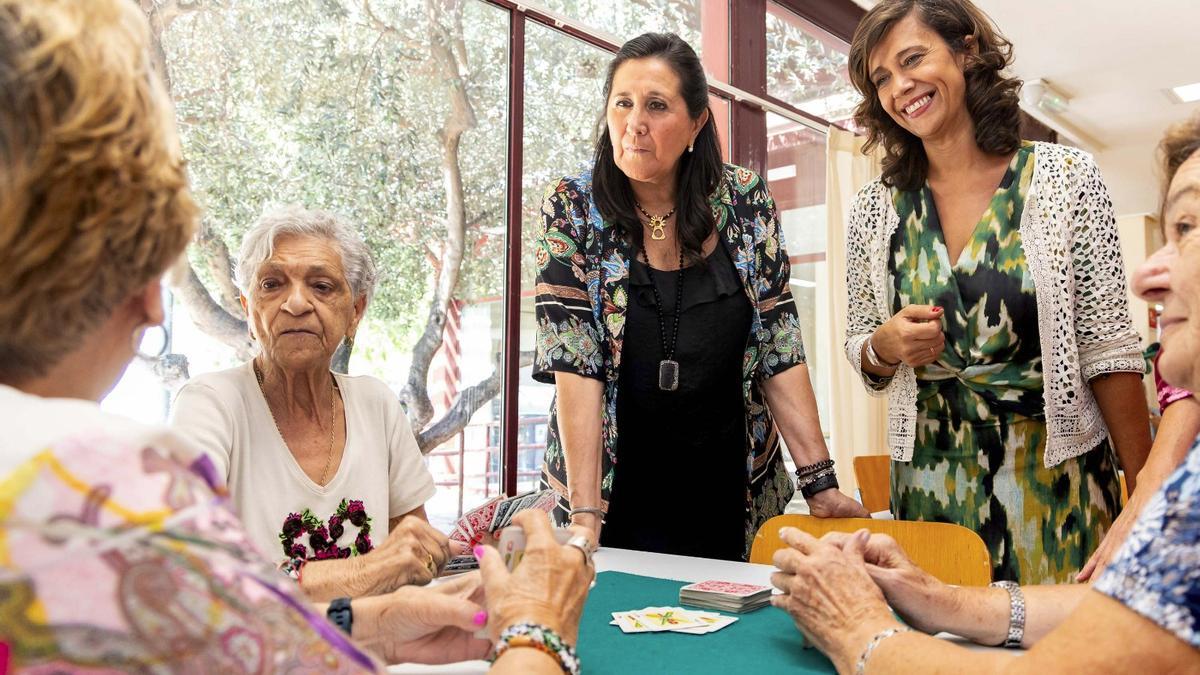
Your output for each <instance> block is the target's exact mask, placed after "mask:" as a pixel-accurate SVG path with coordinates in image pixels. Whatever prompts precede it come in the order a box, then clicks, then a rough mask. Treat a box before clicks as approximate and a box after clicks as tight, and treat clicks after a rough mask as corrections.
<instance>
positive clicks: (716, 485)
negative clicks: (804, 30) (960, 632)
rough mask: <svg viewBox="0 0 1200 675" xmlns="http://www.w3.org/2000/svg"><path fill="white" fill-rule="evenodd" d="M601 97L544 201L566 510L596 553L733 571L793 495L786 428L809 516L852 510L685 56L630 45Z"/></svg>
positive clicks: (663, 45) (545, 307)
mask: <svg viewBox="0 0 1200 675" xmlns="http://www.w3.org/2000/svg"><path fill="white" fill-rule="evenodd" d="M604 90H605V101H606V104H605V110H604V114H603V116H602V121H603V123H602V124H601V125H600V129H599V133H598V134H597V136H598V139H597V142H596V152H595V158H594V162H593V167H592V170H591V171H590V172H586V173H584V174H583V175H581V176H577V177H572V178H564V179H562V180H559V181H556V182H555V183H554V184H553V185H552V186H551V187H550V189H549V191H548V193H547V196H546V200H545V203H544V204H543V206H542V212H543V216H544V218H545V230H544V233H543V235H542V237H541V239H540V242H539V244H540V246H539V249H538V251H537V261H538V278H537V321H538V334H537V357H536V362H535V364H534V373H533V376H534V378H535V379H537V380H538V381H541V382H546V383H554V385H555V389H556V396H555V402H554V404H553V405H552V410H551V420H550V430H549V436H548V439H547V444H546V464H545V467H544V473H543V480H544V482H545V483H546V484H547V485H548V486H550V487H552V488H554V489H555V490H556V491H557V492H558V494H559V497H560V504H559V505H560V508H561V511H562V513H564V514H566V515H568V516H569V517H570V519H571V522H572V523H574V524H578V525H583V526H585V527H588V528H589V529H591V530H592V532H593V533H594V535H595V538H594V540H593V543H602V544H604V545H606V546H614V547H618V548H631V549H637V550H648V551H657V552H662V553H675V554H681V555H695V556H704V557H714V558H725V559H731V560H733V559H744V558H745V556H746V552H747V551H748V549H749V543H750V541H751V540H752V539H753V537H754V534H755V532H756V530H757V529H758V527H759V526H760V525H761V524H762V523H763V522H764V521H765V520H767V519H768V518H770V517H772V516H776V515H779V514H780V513H782V512H783V508H784V506H785V505H786V504H787V503H788V501H789V500H790V499H791V498H792V495H793V493H794V490H795V487H794V486H793V484H792V480H791V478H790V476H789V475H788V473H787V469H786V468H785V466H784V462H783V457H782V454H781V453H780V442H779V441H780V438H779V436H780V433H782V434H783V437H784V438H785V439H786V441H787V445H788V448H789V450H790V452H791V453H792V457H793V459H794V460H795V462H796V465H797V466H798V467H800V468H799V469H798V470H797V473H798V474H799V476H800V477H799V484H800V487H801V489H802V491H803V492H804V495H805V497H806V499H807V500H808V503H809V507H810V510H811V512H812V513H813V514H815V515H819V516H865V515H866V511H865V510H864V509H863V508H862V507H861V506H860V505H859V504H857V503H856V502H854V501H853V500H851V499H849V498H848V497H846V496H845V495H843V494H842V493H840V492H839V491H838V490H837V489H836V488H837V480H836V477H835V475H834V471H833V466H832V465H833V463H832V461H830V460H829V452H828V450H827V449H826V447H825V442H824V438H823V436H822V434H821V427H820V423H819V420H818V419H817V411H816V400H815V397H814V395H813V390H812V385H811V383H810V381H809V377H808V369H807V367H806V366H805V356H804V346H803V342H802V340H801V336H800V325H799V320H798V317H797V313H796V308H795V305H794V302H793V299H792V294H791V291H790V290H789V288H788V276H789V273H788V272H789V265H788V257H787V253H786V251H785V250H784V246H783V233H782V232H781V231H780V224H779V220H778V216H777V213H776V210H775V204H774V202H773V201H772V199H771V196H770V194H769V193H768V191H767V188H766V185H765V184H764V183H763V181H762V179H761V178H760V177H759V176H757V175H756V174H754V173H753V172H751V171H748V170H746V169H743V168H740V167H736V166H731V165H727V164H723V163H722V162H721V158H720V148H719V145H718V142H717V134H716V126H715V124H714V122H713V120H712V116H711V114H710V112H709V110H708V84H707V81H706V78H705V76H704V70H703V67H702V66H701V64H700V60H699V59H698V58H697V57H696V53H695V52H694V51H693V50H692V49H691V47H689V46H688V45H687V44H686V43H685V42H683V41H682V40H681V39H680V38H679V37H678V36H675V35H670V34H653V33H651V34H645V35H642V36H639V37H637V38H634V39H633V40H630V41H629V42H627V43H625V45H624V46H622V48H621V50H620V51H619V52H618V53H617V55H616V57H615V58H614V59H613V61H612V63H611V64H609V68H608V77H607V80H606V82H605V87H604ZM777 422H778V426H777ZM560 515H561V514H560ZM651 516H653V517H651ZM601 523H603V524H604V527H603V534H601Z"/></svg>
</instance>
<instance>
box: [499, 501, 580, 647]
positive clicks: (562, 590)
mask: <svg viewBox="0 0 1200 675" xmlns="http://www.w3.org/2000/svg"><path fill="white" fill-rule="evenodd" d="M513 523H514V524H515V525H517V526H518V527H520V528H521V529H523V530H524V531H525V541H526V546H525V555H524V557H523V558H521V564H520V565H519V566H518V567H517V568H516V570H514V571H513V572H511V573H510V572H509V571H508V570H507V569H506V568H505V566H504V561H503V560H502V559H501V558H500V554H499V552H497V551H496V549H494V548H491V547H479V548H477V549H476V553H477V555H478V557H479V568H480V571H481V572H482V573H483V585H484V588H485V589H486V594H487V605H488V613H489V617H490V622H489V630H490V631H491V633H492V636H493V637H496V636H499V634H500V631H502V630H504V629H505V628H507V627H509V626H511V625H513V624H516V623H526V622H527V623H534V624H540V625H542V626H545V627H547V628H549V629H551V630H553V631H554V632H556V633H558V635H559V636H560V637H562V638H563V639H564V640H566V641H567V642H568V643H570V644H572V645H573V644H575V639H576V637H577V635H578V633H579V617H580V616H581V615H582V614H583V603H584V601H585V600H587V594H588V588H589V586H590V584H591V582H592V578H593V577H594V576H595V568H594V567H593V566H592V563H591V559H590V558H589V557H588V556H587V555H585V554H584V552H583V551H582V550H580V549H579V548H577V547H575V546H570V545H560V544H559V543H558V542H557V541H555V539H554V532H553V530H552V529H551V527H550V519H549V518H548V517H547V516H546V514H545V513H542V512H541V511H532V510H531V511H522V512H520V513H518V514H517V515H516V517H514V518H513ZM571 530H572V531H573V532H575V533H576V534H577V535H580V536H585V537H586V536H587V534H588V533H587V530H586V528H582V527H572V528H571Z"/></svg>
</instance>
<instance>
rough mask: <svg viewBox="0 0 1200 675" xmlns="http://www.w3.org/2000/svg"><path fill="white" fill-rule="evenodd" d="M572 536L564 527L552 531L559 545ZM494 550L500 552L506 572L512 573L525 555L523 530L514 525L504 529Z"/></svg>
mask: <svg viewBox="0 0 1200 675" xmlns="http://www.w3.org/2000/svg"><path fill="white" fill-rule="evenodd" d="M573 536H575V533H574V532H572V531H571V530H568V529H566V528H565V527H564V528H555V530H554V539H555V540H556V541H557V542H558V543H559V544H565V543H567V541H568V540H569V539H570V538H571V537H573ZM496 549H497V550H499V551H500V557H501V558H503V559H504V566H505V567H507V568H508V571H510V572H511V571H513V569H514V568H515V567H516V566H517V565H518V564H519V563H520V562H521V558H522V557H524V555H525V530H522V529H521V528H519V527H517V526H515V525H513V526H509V527H506V528H504V531H503V532H501V533H500V541H498V542H496Z"/></svg>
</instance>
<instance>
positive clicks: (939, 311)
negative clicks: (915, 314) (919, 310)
mask: <svg viewBox="0 0 1200 675" xmlns="http://www.w3.org/2000/svg"><path fill="white" fill-rule="evenodd" d="M933 313H934V314H941V313H942V308H941V307H934V308H933Z"/></svg>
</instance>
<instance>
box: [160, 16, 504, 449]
mask: <svg viewBox="0 0 1200 675" xmlns="http://www.w3.org/2000/svg"><path fill="white" fill-rule="evenodd" d="M141 3H142V7H143V8H144V9H145V10H146V12H147V15H148V17H149V19H150V23H151V26H152V28H153V31H154V35H155V37H156V45H157V48H158V50H159V56H160V61H161V66H162V68H163V71H164V73H165V76H166V78H167V80H168V82H169V86H170V90H171V93H172V97H173V98H174V101H175V105H176V116H177V120H178V125H179V130H180V135H181V137H182V139H183V145H184V153H185V157H186V159H187V161H188V164H189V171H190V174H191V178H192V182H193V185H194V186H195V188H196V192H197V195H198V197H199V199H200V202H201V205H202V206H203V208H204V216H203V222H202V226H201V232H200V236H199V237H198V241H197V245H196V246H194V247H193V250H192V253H191V256H190V261H189V262H190V266H189V268H188V269H187V270H185V271H184V272H183V273H182V274H180V275H177V276H178V278H179V282H178V284H177V287H176V289H175V290H176V293H177V294H178V297H179V298H181V299H182V301H183V302H184V304H185V305H186V306H187V308H188V310H189V314H190V315H191V316H192V317H193V319H194V320H195V321H196V323H197V324H198V325H199V327H200V328H201V329H202V330H203V331H204V332H205V333H207V334H208V335H210V336H213V337H215V338H216V339H218V340H220V341H221V342H222V343H224V344H225V345H227V346H229V347H230V348H232V349H233V350H234V352H235V354H236V355H237V357H238V358H241V359H245V358H249V356H250V355H251V354H252V346H251V344H250V342H249V340H248V331H247V329H246V323H245V322H246V318H245V316H244V313H243V312H242V310H241V307H240V304H239V302H238V300H237V293H238V291H237V289H236V287H235V285H234V283H233V280H232V259H231V255H230V251H233V250H236V249H237V246H238V245H239V243H240V239H241V236H242V234H243V233H244V232H245V231H246V229H247V228H248V227H249V226H250V225H251V224H252V223H253V222H254V221H255V219H256V218H257V217H258V216H259V215H260V214H261V213H262V211H263V210H264V209H266V208H270V207H271V206H274V205H279V204H285V203H298V204H301V205H304V206H307V207H311V208H322V209H328V210H331V211H335V212H338V213H340V214H342V215H343V216H345V217H347V218H348V219H349V220H351V222H354V223H355V224H356V225H357V226H358V227H359V228H360V231H361V232H362V234H363V236H364V237H365V239H366V241H367V243H368V245H369V246H370V247H371V250H372V251H373V254H374V256H375V258H376V263H377V264H378V266H379V268H380V271H381V279H380V285H379V287H378V289H377V292H376V295H375V297H374V299H373V301H372V305H371V307H370V308H369V313H370V316H371V319H372V320H373V321H374V322H375V323H376V324H380V325H385V326H387V327H388V329H389V333H390V334H391V335H392V336H393V337H394V339H395V342H396V343H397V344H398V348H403V347H399V345H410V344H411V345H412V346H411V347H410V348H409V349H408V350H407V351H411V353H412V366H411V369H410V372H409V373H408V377H407V381H406V384H405V386H404V388H403V391H402V393H401V398H402V401H403V402H404V403H405V407H406V410H407V412H408V414H409V417H410V419H411V421H412V422H413V427H414V428H415V429H418V430H420V432H419V439H418V440H419V443H420V445H421V447H422V449H429V448H432V447H435V446H436V445H438V444H439V443H441V442H443V441H444V440H446V439H448V438H450V437H452V436H453V435H454V434H455V433H457V432H458V431H459V430H461V428H462V427H463V426H464V425H465V424H466V423H467V421H469V419H470V417H471V415H472V414H473V413H474V411H475V410H476V409H477V408H478V407H479V406H480V405H482V404H483V403H484V402H486V401H487V400H489V399H490V398H492V397H494V396H495V395H496V393H497V392H498V391H499V386H500V373H499V369H498V368H497V369H496V372H494V373H493V375H492V376H491V377H488V378H486V379H485V380H484V381H482V382H479V383H476V384H474V385H472V386H469V387H466V388H464V389H463V391H462V392H461V393H460V395H459V397H458V400H457V401H456V402H455V404H454V405H453V406H452V407H451V409H450V410H449V411H448V412H447V413H446V415H445V416H444V417H443V418H442V419H439V420H433V419H432V418H433V407H432V405H431V403H430V400H429V395H428V392H427V389H426V381H427V379H428V373H429V368H430V363H431V362H432V359H433V356H434V353H435V352H436V351H437V349H438V348H439V347H440V346H441V344H442V333H443V328H444V326H445V323H446V317H447V308H448V306H449V304H450V302H451V300H452V299H464V300H467V301H469V300H470V299H472V298H475V297H482V296H494V295H498V294H500V292H501V288H502V278H503V277H502V274H503V267H502V266H498V265H496V264H495V261H496V260H499V259H502V255H503V243H504V240H503V235H504V204H505V180H504V179H505V173H504V167H505V151H506V147H505V142H506V136H505V131H506V124H507V113H506V110H505V100H506V93H507V63H508V59H507V51H508V49H507V19H506V15H505V14H504V13H503V12H501V11H499V10H496V9H495V8H493V7H490V6H487V5H484V4H482V3H479V2H476V1H474V0H365V1H351V0H272V1H270V2H266V1H257V0H255V1H251V0H241V1H237V0H193V1H192V2H183V1H182V0H141ZM422 308H423V309H422ZM414 343H415V344H414ZM348 357H349V354H348V353H345V350H343V353H340V354H338V355H337V356H336V357H335V364H334V365H335V367H340V368H341V369H343V370H344V368H345V364H346V360H347V359H348Z"/></svg>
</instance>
